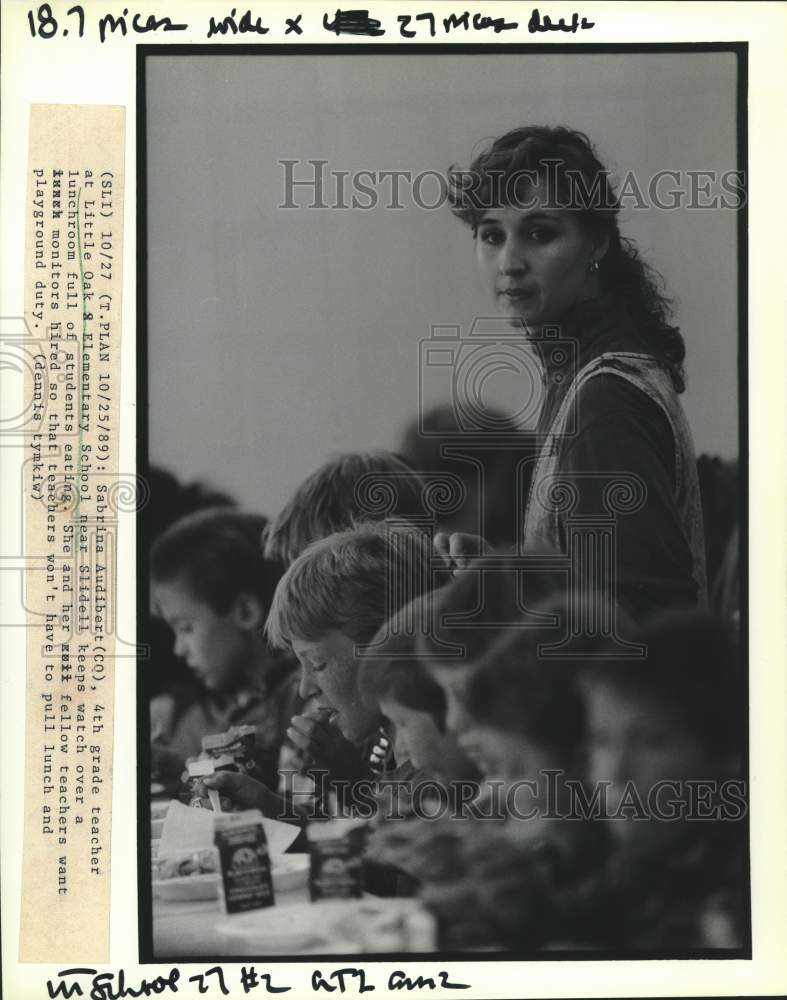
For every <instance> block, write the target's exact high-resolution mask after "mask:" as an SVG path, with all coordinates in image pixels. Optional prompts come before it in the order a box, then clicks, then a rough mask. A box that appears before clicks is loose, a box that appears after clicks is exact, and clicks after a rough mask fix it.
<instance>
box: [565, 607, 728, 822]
mask: <svg viewBox="0 0 787 1000" xmlns="http://www.w3.org/2000/svg"><path fill="white" fill-rule="evenodd" d="M635 638H636V639H637V641H638V642H641V643H642V644H644V645H645V646H646V648H647V654H646V657H645V658H644V659H642V660H639V661H632V660H628V661H620V660H612V659H608V660H601V661H598V662H595V663H592V664H588V665H587V667H586V668H584V669H583V677H582V681H581V687H582V690H583V694H584V700H585V703H586V706H587V716H588V737H587V772H588V780H589V782H590V783H591V785H598V783H601V782H605V783H607V782H608V783H609V787H608V789H607V794H606V798H607V808H608V810H609V811H610V812H612V813H614V811H615V810H616V808H617V807H618V806H619V804H620V803H621V802H622V801H623V799H624V793H625V792H626V788H627V786H628V787H629V788H631V787H632V786H633V788H634V789H635V790H636V795H637V797H638V799H639V800H640V801H641V802H642V803H643V804H647V803H648V802H650V803H656V802H657V797H656V792H655V791H654V789H656V790H657V786H659V783H660V782H670V783H677V784H674V785H671V786H669V787H665V789H664V792H663V794H661V795H660V796H659V798H660V802H661V803H662V804H666V803H667V802H668V800H672V802H673V803H681V802H683V803H685V802H686V801H687V799H688V797H689V794H690V792H689V786H687V785H686V784H685V783H686V782H687V781H690V780H700V781H705V780H710V781H719V780H723V779H726V778H734V777H736V776H737V774H738V769H739V766H740V749H741V746H740V727H739V723H738V715H737V712H736V705H737V704H738V703H739V698H740V691H739V690H738V679H737V673H738V672H737V644H736V638H735V635H734V632H733V630H732V629H731V628H730V627H729V626H728V624H727V623H726V622H724V621H722V620H721V619H718V618H715V617H713V616H711V615H707V614H702V613H699V612H673V613H671V614H669V615H665V616H662V617H659V618H658V619H657V620H654V621H653V622H651V623H650V624H649V625H647V626H645V627H643V628H642V629H641V631H640V632H639V634H637V635H636V637H635ZM659 808H660V806H659ZM671 808H672V807H670V809H671ZM630 815H631V816H633V815H634V813H633V811H632V812H631V814H630ZM673 827H675V824H674V823H668V822H649V823H642V822H637V823H633V822H632V823H625V822H614V823H612V824H611V830H612V832H613V835H615V836H616V837H618V838H619V839H621V840H626V839H628V838H630V837H631V836H632V835H633V834H635V833H636V834H638V835H640V834H644V835H648V836H658V835H659V834H660V833H665V832H668V830H669V829H670V828H673Z"/></svg>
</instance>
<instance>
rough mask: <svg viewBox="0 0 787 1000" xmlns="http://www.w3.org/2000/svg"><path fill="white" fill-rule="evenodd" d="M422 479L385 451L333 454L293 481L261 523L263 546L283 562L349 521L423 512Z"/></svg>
mask: <svg viewBox="0 0 787 1000" xmlns="http://www.w3.org/2000/svg"><path fill="white" fill-rule="evenodd" d="M423 488H424V483H423V480H422V479H421V478H420V477H419V476H418V475H417V473H415V472H414V471H413V469H412V468H411V467H410V466H409V465H407V463H406V462H404V461H403V460H402V459H401V458H399V457H398V456H397V455H394V454H393V453H392V452H389V451H368V452H352V453H349V454H346V455H337V456H336V457H335V458H332V459H331V460H330V461H328V462H326V463H325V464H324V465H321V466H320V468H319V469H317V470H316V471H315V472H313V473H312V474H311V475H310V476H308V477H307V478H306V479H305V480H304V481H303V482H302V483H301V485H300V486H299V487H298V489H297V490H296V491H295V493H294V494H293V496H292V497H290V499H289V501H288V502H287V503H286V504H285V506H284V508H283V510H282V511H281V512H280V513H279V514H278V516H277V517H275V518H274V519H273V521H271V523H270V524H269V525H268V527H267V528H266V529H265V535H264V551H265V555H266V557H267V558H269V559H276V560H278V561H279V562H281V563H282V565H284V566H289V564H290V563H291V562H292V561H293V560H294V559H296V558H297V557H298V556H299V555H300V554H301V552H303V550H304V549H305V548H306V547H307V546H308V545H311V543H312V542H316V541H318V540H319V539H320V538H327V537H328V535H332V534H334V533H335V532H337V531H344V530H346V529H347V528H350V527H351V526H352V524H353V522H354V521H357V520H370V519H373V518H376V517H377V516H378V514H379V518H380V519H381V520H382V519H383V518H384V517H386V516H388V515H395V516H396V517H402V518H409V517H413V516H416V515H419V514H423V512H424V507H423V500H422V493H423Z"/></svg>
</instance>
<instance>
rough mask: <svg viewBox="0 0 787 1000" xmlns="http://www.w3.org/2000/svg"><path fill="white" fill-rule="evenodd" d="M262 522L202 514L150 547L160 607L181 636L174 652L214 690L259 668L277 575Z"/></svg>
mask: <svg viewBox="0 0 787 1000" xmlns="http://www.w3.org/2000/svg"><path fill="white" fill-rule="evenodd" d="M264 525H265V518H264V517H262V516H260V515H258V514H250V513H246V512H244V511H239V510H233V509H230V508H218V509H209V510H204V511H199V512H198V513H195V514H190V515H188V516H187V517H184V518H181V520H179V521H177V522H176V523H175V524H173V525H172V526H171V527H170V528H168V529H167V530H166V531H165V532H164V533H163V534H162V535H161V536H160V537H159V538H158V539H157V540H156V541H155V542H154V544H153V546H152V548H151V552H150V564H151V579H152V598H153V604H154V607H155V608H156V609H157V611H158V613H159V614H160V615H161V617H162V618H163V619H164V620H165V621H166V623H167V624H168V625H169V626H170V628H171V629H172V630H173V632H174V634H175V653H176V655H177V656H181V657H183V659H184V660H185V661H186V662H187V664H188V665H189V667H191V669H192V670H193V671H194V672H195V674H197V676H198V677H199V678H200V680H201V681H202V682H203V684H204V685H205V686H206V687H207V688H209V689H211V690H214V691H223V690H228V689H231V688H233V687H236V686H238V685H239V684H241V683H243V682H244V681H246V680H248V679H249V673H250V671H251V670H252V669H253V667H254V663H253V659H252V657H253V650H254V649H255V647H256V645H257V644H259V642H260V641H261V628H262V625H263V623H264V621H265V615H266V613H267V609H268V607H269V605H270V600H271V597H272V593H273V588H274V587H275V585H276V581H277V578H278V575H279V573H278V570H277V568H276V567H275V566H274V565H273V564H271V563H269V562H267V561H266V560H265V559H263V556H262V552H261V549H260V541H259V540H260V532H261V530H262V528H263V527H264Z"/></svg>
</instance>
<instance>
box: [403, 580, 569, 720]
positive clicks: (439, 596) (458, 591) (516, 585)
mask: <svg viewBox="0 0 787 1000" xmlns="http://www.w3.org/2000/svg"><path fill="white" fill-rule="evenodd" d="M482 566H483V563H482V562H479V563H471V565H470V566H469V567H468V568H467V569H466V570H464V571H463V572H462V573H460V574H459V575H458V576H456V577H454V579H453V580H452V581H451V582H450V583H449V584H447V585H446V586H445V587H442V588H441V589H440V590H439V591H437V592H436V593H435V594H434V600H433V602H432V607H431V617H430V627H429V629H428V630H427V632H426V634H425V635H423V636H421V637H419V641H418V651H419V654H420V655H421V656H422V658H423V660H424V662H425V663H426V664H427V665H428V668H429V671H430V673H431V675H432V677H433V678H434V679H435V680H436V681H437V683H438V684H439V685H440V686H441V687H442V689H443V691H444V693H445V697H446V719H445V725H446V729H447V730H448V731H449V732H452V733H454V734H456V735H459V734H460V733H461V732H463V730H464V729H465V728H466V727H467V726H468V725H469V724H470V722H471V721H472V719H471V716H470V714H469V713H468V711H467V686H468V684H469V683H470V680H471V678H472V676H473V674H474V672H475V670H476V668H477V667H478V665H479V663H480V662H482V661H483V659H484V656H485V655H486V654H487V652H488V651H489V649H490V648H491V647H492V646H493V645H494V644H495V643H496V642H498V641H499V640H500V639H501V637H504V636H505V635H507V634H509V633H510V631H511V628H512V626H514V625H515V624H517V623H518V622H520V621H521V620H522V616H523V614H524V613H525V612H524V609H525V608H529V607H533V606H534V605H535V604H536V603H537V602H538V601H540V600H542V599H543V596H544V594H547V593H551V591H552V589H553V587H554V584H555V580H554V577H553V576H552V575H551V574H540V573H527V574H522V573H520V572H517V571H511V570H496V571H494V572H491V571H484V570H483V568H482Z"/></svg>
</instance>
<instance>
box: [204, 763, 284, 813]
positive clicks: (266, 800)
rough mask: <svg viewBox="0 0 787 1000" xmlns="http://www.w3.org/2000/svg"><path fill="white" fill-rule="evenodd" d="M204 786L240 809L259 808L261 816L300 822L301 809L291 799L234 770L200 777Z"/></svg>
mask: <svg viewBox="0 0 787 1000" xmlns="http://www.w3.org/2000/svg"><path fill="white" fill-rule="evenodd" d="M202 784H203V785H204V786H205V787H206V788H216V789H218V791H219V793H220V794H221V795H226V796H227V797H228V798H230V799H231V800H232V802H233V803H234V804H235V805H237V806H240V807H241V808H242V809H259V810H260V812H261V813H262V814H263V816H267V817H268V818H269V819H278V820H281V821H283V822H284V823H296V824H300V823H301V821H302V818H303V817H302V816H301V810H300V809H299V807H298V806H297V805H296V804H295V803H293V802H292V800H291V799H289V798H285V797H284V796H282V795H277V793H276V792H272V791H271V790H270V788H268V787H267V785H263V784H262V782H260V781H256V780H255V779H254V778H251V777H249V775H248V774H238V773H236V772H235V771H217V772H216V773H215V774H209V775H206V776H205V777H204V778H203V779H202Z"/></svg>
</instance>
